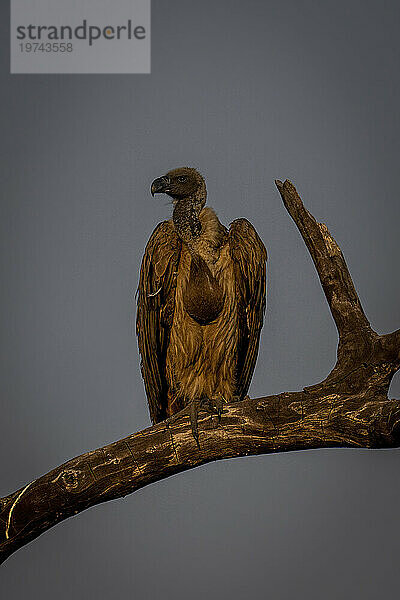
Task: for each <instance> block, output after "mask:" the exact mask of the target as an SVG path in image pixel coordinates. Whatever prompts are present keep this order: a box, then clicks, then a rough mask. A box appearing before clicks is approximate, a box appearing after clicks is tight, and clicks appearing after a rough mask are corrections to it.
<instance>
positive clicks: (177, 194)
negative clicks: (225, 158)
mask: <svg viewBox="0 0 400 600" xmlns="http://www.w3.org/2000/svg"><path fill="white" fill-rule="evenodd" d="M151 193H152V195H153V196H154V194H167V195H168V196H170V197H171V198H172V200H173V202H174V203H178V202H180V201H182V200H192V201H193V203H194V204H196V205H198V206H199V207H200V208H203V206H204V205H205V203H206V198H207V190H206V183H205V181H204V178H203V177H202V175H200V173H199V172H198V171H196V169H193V168H192V167H179V168H178V169H173V170H172V171H168V173H167V174H166V175H163V176H162V177H158V178H157V179H155V180H154V181H153V183H152V184H151Z"/></svg>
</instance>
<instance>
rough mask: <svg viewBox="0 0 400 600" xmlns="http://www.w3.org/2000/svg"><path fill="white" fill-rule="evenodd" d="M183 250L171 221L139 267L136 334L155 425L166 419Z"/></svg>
mask: <svg viewBox="0 0 400 600" xmlns="http://www.w3.org/2000/svg"><path fill="white" fill-rule="evenodd" d="M180 249H181V243H180V240H179V238H178V236H177V234H176V232H175V228H174V226H173V224H172V222H171V221H163V222H162V223H160V224H159V225H158V226H157V227H156V229H155V230H154V231H153V233H152V235H151V237H150V239H149V241H148V243H147V246H146V249H145V252H144V256H143V260H142V265H141V268H140V279H139V287H138V299H137V316H136V333H137V337H138V345H139V352H140V356H141V370H142V375H143V379H144V384H145V388H146V394H147V400H148V403H149V410H150V417H151V420H152V422H153V423H158V422H159V421H162V420H163V419H165V418H166V407H167V395H168V384H167V381H166V376H165V362H166V355H167V347H168V341H169V334H170V331H171V326H172V319H173V315H174V308H175V288H176V273H177V270H178V263H179V256H180Z"/></svg>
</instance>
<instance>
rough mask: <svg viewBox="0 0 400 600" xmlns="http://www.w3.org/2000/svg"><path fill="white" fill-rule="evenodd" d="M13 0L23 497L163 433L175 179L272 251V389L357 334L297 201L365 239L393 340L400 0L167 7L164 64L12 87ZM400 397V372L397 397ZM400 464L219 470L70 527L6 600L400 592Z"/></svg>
mask: <svg viewBox="0 0 400 600" xmlns="http://www.w3.org/2000/svg"><path fill="white" fill-rule="evenodd" d="M5 4H6V3H5V2H3V3H2V7H1V15H0V16H1V18H0V27H1V33H2V35H1V40H2V42H1V43H2V44H3V46H2V48H3V49H2V53H1V83H0V94H1V147H0V151H1V156H0V165H1V167H0V168H1V196H2V199H1V208H0V210H1V217H0V228H1V233H0V243H1V251H0V269H1V290H2V291H1V296H0V299H1V307H0V316H1V319H0V327H1V357H0V369H1V373H0V382H1V383H0V385H1V411H2V428H1V430H2V431H1V437H0V453H1V461H0V463H1V466H0V474H1V477H0V481H1V488H2V489H1V490H0V492H1V494H2V495H5V494H7V493H9V492H11V491H13V490H15V489H17V488H19V487H21V486H23V485H24V484H26V483H27V482H29V481H31V480H32V479H33V478H35V477H37V476H39V475H41V474H43V473H44V472H46V471H47V470H49V469H51V468H52V467H54V466H56V465H58V464H60V463H62V462H63V461H65V460H67V459H69V458H71V457H73V456H75V455H77V454H81V453H82V452H84V451H87V450H89V449H92V448H96V447H99V446H102V445H104V444H107V443H109V442H111V441H113V440H116V439H118V438H121V437H122V436H125V435H127V434H129V433H131V432H133V431H136V430H138V429H141V428H143V427H146V426H147V425H148V424H149V418H148V413H147V406H146V402H145V399H144V393H143V387H142V382H141V378H140V375H139V367H138V357H137V347H136V339H135V335H134V316H135V307H134V298H133V296H134V291H135V289H136V285H137V274H138V269H139V264H140V260H141V257H142V252H143V248H144V245H145V243H146V241H147V239H148V237H149V235H150V233H151V231H152V229H153V228H154V226H155V225H156V224H157V223H158V222H159V221H160V220H162V219H164V218H166V217H167V216H168V215H169V214H170V206H169V205H168V204H167V203H166V202H165V201H164V200H163V199H162V198H159V197H156V198H155V199H152V198H151V196H150V194H149V185H150V182H151V180H152V179H154V178H155V177H157V176H159V175H162V174H163V173H164V172H165V171H167V170H168V169H170V168H172V167H176V166H179V165H182V164H187V165H192V166H196V167H198V168H199V169H200V170H201V171H202V172H203V173H204V175H205V176H206V178H207V182H208V189H209V203H210V205H212V206H214V207H215V209H216V210H217V212H218V214H219V216H220V219H221V220H222V221H223V222H224V223H228V222H229V221H230V220H232V219H233V218H235V217H239V216H246V217H247V218H249V219H250V220H251V221H252V222H253V223H254V224H255V225H256V227H257V229H258V231H259V233H260V235H261V237H262V238H263V239H264V240H265V243H266V245H267V247H268V251H269V256H270V260H269V278H270V279H269V292H268V314H267V319H266V324H265V327H264V331H263V337H262V344H261V351H260V357H259V361H258V366H257V368H256V373H255V376H254V379H253V383H252V387H251V394H252V395H253V396H259V395H263V394H266V393H268V394H274V393H278V392H281V391H287V390H296V389H300V388H301V387H302V386H304V385H310V384H312V383H315V382H316V381H319V380H321V379H322V378H323V377H324V376H325V375H326V374H327V373H328V371H329V370H330V368H331V367H332V365H333V362H334V358H335V350H336V332H335V328H334V325H333V322H332V319H331V316H330V313H329V311H328V308H327V305H326V302H325V299H324V297H323V295H322V292H321V289H320V285H319V282H318V280H317V277H316V273H315V270H314V267H313V266H312V264H311V260H310V257H309V255H308V254H307V251H306V249H305V246H304V244H303V242H302V241H301V239H300V236H299V234H298V232H297V230H296V229H295V227H294V225H293V223H292V222H291V220H290V218H289V217H288V215H287V214H286V212H285V209H284V208H283V206H282V203H281V200H280V198H279V196H278V193H277V191H276V189H275V188H274V184H273V180H274V178H277V177H278V178H282V179H284V178H286V177H288V178H290V179H292V180H293V181H294V182H295V183H296V185H297V187H298V189H299V191H300V192H301V194H302V196H303V199H304V201H305V202H306V205H307V206H308V208H309V209H310V210H311V211H312V212H313V213H314V214H315V216H316V217H317V218H318V219H319V220H321V221H323V222H326V223H327V224H328V225H329V228H330V230H331V231H332V233H333V235H334V236H335V237H336V239H337V241H338V242H339V244H340V245H341V247H342V249H343V251H344V253H345V256H346V258H347V261H348V264H349V267H350V269H351V273H352V275H353V278H354V281H355V283H356V286H357V288H358V290H359V293H360V297H361V299H362V301H363V304H364V307H365V310H366V313H367V315H368V316H369V318H370V319H371V322H372V325H373V326H374V327H375V328H376V329H377V331H378V332H387V331H392V330H394V329H396V328H398V327H399V325H400V310H399V296H400V278H399V276H398V264H397V263H398V261H397V258H398V220H399V202H398V197H397V193H398V170H399V160H398V159H399V139H400V135H399V134H400V131H399V124H400V123H399V109H398V107H399V91H400V86H399V82H400V79H399V76H398V65H399V49H400V42H399V41H398V22H399V16H400V15H399V4H398V3H395V2H385V3H382V2H366V1H362V2H361V1H359V2H358V1H357V2H356V1H350V2H349V1H348V0H346V1H345V2H344V1H339V2H338V1H334V2H333V1H332V2H331V1H330V2H307V1H304V0H300V1H299V0H296V1H295V0H293V1H292V2H289V1H286V0H283V1H282V0H280V1H279V2H278V1H275V2H274V1H269V2H262V1H255V0H248V1H246V2H244V1H241V2H237V1H236V0H230V1H225V0H220V1H218V2H214V1H211V0H210V1H209V0H207V1H206V0H202V2H200V1H199V2H193V1H192V2H188V1H187V0H170V1H169V2H163V1H161V0H154V1H153V6H152V26H153V29H152V40H153V47H152V74H151V75H132V76H112V75H111V76H97V75H92V76H79V75H78V76H36V75H33V76H17V75H13V76H10V75H9V74H8V71H9V52H8V9H7V10H6V7H5V6H4V5H5ZM390 393H391V396H396V395H397V397H399V394H400V379H399V378H398V377H397V378H396V379H395V380H394V382H393V384H392V387H391V390H390ZM399 500H400V469H399V455H398V452H397V451H396V450H387V451H367V450H354V451H353V450H326V451H322V450H317V451H307V452H298V453H289V454H278V455H274V456H263V457H256V458H243V459H236V460H231V461H225V462H219V463H216V464H210V465H207V466H204V467H202V468H198V469H195V470H193V471H189V472H186V473H184V474H182V475H178V476H175V477H171V478H170V479H167V480H165V481H162V482H160V483H157V484H155V485H151V486H149V487H147V488H145V489H143V490H141V491H139V492H137V493H136V494H134V495H133V496H129V497H126V498H125V499H124V500H118V501H115V502H109V503H107V504H104V505H102V506H97V507H95V508H92V509H90V510H88V511H86V512H84V513H82V514H80V515H78V516H76V517H74V518H73V519H70V520H68V521H66V522H64V523H62V524H60V525H59V526H57V527H54V528H53V529H52V530H50V531H49V532H47V533H46V534H44V535H43V536H41V537H40V538H38V539H37V540H35V541H34V542H32V543H31V544H29V545H28V546H26V547H25V548H23V549H21V550H19V551H18V552H17V553H16V554H15V555H13V556H12V557H11V558H10V559H9V560H8V561H7V562H6V563H5V564H4V566H3V569H2V577H1V583H0V594H1V597H4V598H7V599H9V600H14V599H20V598H23V597H26V595H27V594H29V595H30V597H31V598H39V597H40V598H41V599H50V598H51V599H53V598H54V597H58V598H61V599H70V598H98V599H106V598H113V599H114V598H115V599H126V598H128V597H129V598H131V597H133V598H144V599H147V598H149V599H161V598H163V599H164V598H174V599H186V598H191V599H193V600H195V599H200V598H204V597H206V596H207V597H209V598H216V597H219V598H229V599H241V598H244V597H271V598H274V599H275V600H282V599H287V598H288V599H289V598H293V597H294V596H295V597H296V598H301V599H305V598H307V599H316V600H317V599H318V600H319V599H320V598H322V597H323V598H324V600H331V599H332V600H333V599H337V598H340V599H347V598H363V599H369V598H371V599H372V598H376V597H382V598H388V597H395V595H397V589H398V556H399V550H400V522H399V518H398V507H399Z"/></svg>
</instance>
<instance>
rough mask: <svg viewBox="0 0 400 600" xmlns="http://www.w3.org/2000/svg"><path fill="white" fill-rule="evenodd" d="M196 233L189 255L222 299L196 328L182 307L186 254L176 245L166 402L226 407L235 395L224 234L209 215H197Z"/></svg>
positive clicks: (232, 301)
mask: <svg viewBox="0 0 400 600" xmlns="http://www.w3.org/2000/svg"><path fill="white" fill-rule="evenodd" d="M200 222H201V225H202V233H201V235H200V236H199V238H198V239H197V240H196V241H195V242H194V243H193V244H192V249H193V251H195V252H196V253H197V254H198V255H199V256H201V258H203V259H204V260H205V261H206V263H207V266H208V267H209V269H210V271H211V273H212V275H213V276H214V277H215V279H216V281H217V282H218V284H219V286H220V287H221V290H222V293H223V307H222V311H221V312H220V314H219V315H218V317H217V318H216V319H215V320H214V321H212V322H211V323H207V324H205V325H201V324H199V323H198V322H196V321H195V320H194V319H193V318H192V317H190V316H189V314H188V313H187V311H186V310H185V305H184V291H185V288H186V286H187V283H188V277H189V273H190V264H191V260H192V256H191V252H190V251H189V248H188V247H187V246H186V244H182V250H181V256H180V261H179V265H178V271H177V282H176V290H175V311H174V317H173V323H172V327H171V332H170V341H169V345H168V351H167V360H166V375H167V381H168V384H169V387H170V390H171V396H173V397H174V398H176V400H178V401H179V400H180V401H181V402H182V401H183V403H185V404H186V403H187V402H188V401H189V400H192V399H195V398H200V397H202V396H206V397H208V398H212V397H215V396H217V395H219V394H221V395H222V396H223V397H224V398H225V399H226V400H227V401H231V400H232V398H233V395H234V390H235V369H236V362H237V356H236V352H237V336H238V333H237V332H238V315H237V302H236V289H235V287H236V286H235V276H234V271H233V264H232V259H231V256H230V253H229V244H228V237H227V232H226V229H225V228H224V227H223V226H222V225H221V223H220V222H219V220H218V218H217V216H216V215H215V213H214V211H213V210H212V209H211V208H209V207H206V208H204V209H203V210H202V212H201V214H200Z"/></svg>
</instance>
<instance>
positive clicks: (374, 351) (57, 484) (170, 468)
mask: <svg viewBox="0 0 400 600" xmlns="http://www.w3.org/2000/svg"><path fill="white" fill-rule="evenodd" d="M276 185H277V187H278V189H279V192H280V194H281V196H282V199H283V202H284V204H285V206H286V208H287V210H288V212H289V214H290V215H291V217H292V218H293V220H294V222H295V223H296V225H297V227H298V228H299V231H300V233H301V235H302V237H303V239H304V241H305V243H306V245H307V248H308V249H309V251H310V254H311V256H312V258H313V260H314V264H315V267H316V269H317V272H318V275H319V278H320V281H321V284H322V287H323V289H324V292H325V296H326V298H327V301H328V304H329V307H330V309H331V312H332V315H333V318H334V320H335V322H336V325H337V328H338V332H339V346H338V357H337V362H336V365H335V367H334V369H333V370H332V372H331V373H330V374H329V375H328V377H327V378H326V379H325V380H324V381H322V382H321V383H319V384H316V385H314V386H311V387H308V388H305V389H304V390H303V391H299V392H290V393H283V394H279V395H277V396H267V397H265V398H257V399H253V400H251V399H250V398H248V399H246V400H244V401H243V402H237V403H234V404H230V405H228V406H227V408H226V410H225V411H224V413H223V416H222V420H221V423H220V424H218V422H217V419H216V418H213V417H209V416H207V417H203V418H202V419H200V423H199V433H200V449H198V447H197V445H196V443H195V440H194V439H193V436H192V432H191V425H190V418H189V416H188V414H187V413H186V412H185V411H182V413H180V418H178V419H176V418H175V420H174V421H173V422H168V421H164V422H162V423H159V424H157V425H154V426H153V427H149V428H148V429H145V430H143V431H140V432H138V433H136V434H134V435H131V436H129V437H127V438H124V439H122V440H119V441H118V442H115V443H113V444H110V445H108V446H104V447H103V448H99V449H98V450H94V451H92V452H87V453H86V454H83V455H81V456H78V457H77V458H74V459H72V460H70V461H68V462H67V463H65V464H64V465H61V466H60V467H57V468H56V469H54V470H53V471H50V473H47V474H46V475H44V476H43V477H40V478H39V479H36V480H35V481H32V482H30V483H28V484H27V485H26V486H24V487H23V488H21V489H20V490H18V491H16V492H14V493H13V494H10V495H9V496H7V497H5V498H2V499H0V561H4V560H5V559H6V558H7V557H8V556H9V555H10V554H12V553H13V552H15V551H16V550H17V549H18V548H20V547H21V546H23V545H25V544H27V543H28V542H29V541H30V540H32V539H34V538H36V537H38V536H39V535H40V534H41V533H43V532H44V531H46V530H47V529H49V528H50V527H52V526H53V525H55V524H56V523H59V522H60V521H63V520H64V519H66V518H67V517H70V516H72V515H74V514H77V513H78V512H81V511H83V510H85V509H86V508H89V507H90V506H94V505H95V504H99V503H100V502H106V501H107V500H112V499H115V498H120V497H122V496H125V495H126V494H130V493H132V492H134V491H135V490H137V489H139V488H141V487H144V486H145V485H148V484H149V483H153V482H155V481H158V480H160V479H164V478H166V477H168V476H170V475H172V474H174V473H179V472H181V471H184V470H187V469H192V468H194V467H196V466H198V465H201V464H204V463H207V462H210V461H214V460H220V459H224V458H232V457H237V456H247V455H255V454H266V453H271V452H284V451H288V450H302V449H306V448H327V447H338V446H340V447H364V448H383V447H398V446H400V402H399V401H398V400H389V399H388V397H387V393H388V389H389V385H390V381H391V379H392V377H393V375H394V373H395V372H396V371H397V370H398V369H399V368H400V330H397V331H395V332H393V333H390V334H387V335H382V336H380V335H378V334H377V333H375V332H374V331H373V330H372V328H371V326H370V324H369V322H368V320H367V318H366V316H365V314H364V311H363V309H362V306H361V303H360V300H359V298H358V295H357V292H356V290H355V288H354V284H353V282H352V279H351V276H350V273H349V271H348V268H347V265H346V262H345V260H344V257H343V255H342V253H341V251H340V249H339V247H338V245H337V244H336V242H335V240H334V239H333V238H332V236H331V235H330V233H329V231H328V229H327V228H326V226H325V225H323V224H320V223H318V222H317V221H316V220H315V219H314V217H313V216H312V215H311V214H310V213H309V212H308V211H307V210H306V209H305V208H304V206H303V203H302V201H301V199H300V197H299V196H298V194H297V192H296V189H295V187H294V186H293V184H292V183H290V182H289V181H285V183H281V182H280V181H277V182H276Z"/></svg>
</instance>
